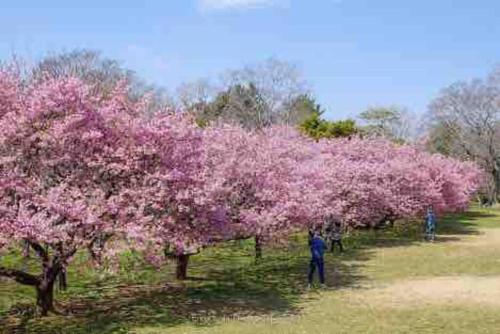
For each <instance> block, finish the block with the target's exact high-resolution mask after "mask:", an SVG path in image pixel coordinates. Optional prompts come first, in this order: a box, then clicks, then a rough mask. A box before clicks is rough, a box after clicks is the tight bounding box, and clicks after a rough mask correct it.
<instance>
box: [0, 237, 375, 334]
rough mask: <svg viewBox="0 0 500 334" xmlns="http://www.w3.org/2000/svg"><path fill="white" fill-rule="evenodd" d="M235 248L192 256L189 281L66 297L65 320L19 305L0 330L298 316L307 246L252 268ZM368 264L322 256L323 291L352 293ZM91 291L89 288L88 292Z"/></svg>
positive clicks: (85, 329)
mask: <svg viewBox="0 0 500 334" xmlns="http://www.w3.org/2000/svg"><path fill="white" fill-rule="evenodd" d="M301 242H302V240H301ZM238 247H239V246H238V245H233V246H229V247H227V246H222V247H217V249H215V250H212V251H210V250H207V254H203V253H202V254H201V255H199V256H196V257H195V259H193V263H192V266H191V268H190V272H191V275H192V277H193V278H195V279H194V280H188V281H186V282H178V283H173V284H169V285H165V284H158V285H156V286H152V285H150V286H146V285H143V286H141V285H128V286H127V285H123V286H120V287H118V288H115V289H104V290H102V291H99V292H98V293H96V294H95V295H94V297H93V298H89V297H79V296H70V297H71V299H67V300H65V301H63V302H61V303H60V304H59V306H60V307H61V308H62V309H65V310H66V311H67V312H68V315H67V316H50V317H47V318H35V317H34V314H33V312H26V308H25V309H24V311H23V312H24V314H23V313H21V312H20V311H19V310H20V309H23V306H21V305H20V306H19V307H18V308H17V309H15V308H12V309H11V311H10V312H9V313H8V314H6V319H4V321H0V329H1V328H2V326H3V328H5V333H51V334H52V333H102V334H107V333H129V332H131V331H132V329H133V328H134V327H143V326H152V327H154V326H161V327H162V328H166V327H175V326H178V325H181V324H183V323H189V324H192V325H195V326H211V325H214V324H215V323H217V322H220V321H226V320H228V319H242V318H247V317H278V316H288V315H293V314H297V313H298V312H300V307H301V306H300V303H301V302H302V301H303V300H304V292H305V286H306V283H307V282H306V277H307V269H308V265H309V258H308V253H307V252H308V250H307V246H304V245H302V246H301V249H300V250H299V251H298V252H296V253H293V254H290V253H288V252H286V251H284V250H283V249H279V250H273V249H266V251H265V255H264V258H263V259H262V260H261V261H259V262H257V263H255V260H254V258H253V254H252V253H251V252H247V251H248V249H247V250H245V251H244V252H242V251H241V249H236V251H238V252H239V253H236V254H234V253H233V252H232V250H235V248H238ZM245 252H247V253H246V254H243V253H245ZM221 253H222V254H221ZM367 259H368V257H365V256H364V254H363V252H358V253H357V254H353V255H351V256H349V260H350V261H354V262H356V263H350V264H346V263H343V261H339V260H338V259H334V258H333V257H328V258H327V259H326V268H327V269H326V271H327V284H328V285H330V286H331V287H335V288H345V287H356V285H357V284H358V282H360V281H361V280H363V279H364V278H363V277H362V276H361V275H360V274H359V267H360V266H361V264H360V263H358V262H362V261H365V260H367ZM333 268H335V270H333ZM168 280H169V279H167V278H166V277H165V281H168ZM94 288H95V287H93V286H88V290H92V289H94ZM101 288H102V286H101ZM25 307H26V305H25ZM0 332H1V330H0Z"/></svg>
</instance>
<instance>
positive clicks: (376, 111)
mask: <svg viewBox="0 0 500 334" xmlns="http://www.w3.org/2000/svg"><path fill="white" fill-rule="evenodd" d="M358 118H359V119H360V120H361V124H363V125H364V126H363V127H362V130H363V132H364V133H365V134H367V135H369V136H376V137H384V138H388V139H390V140H394V141H397V142H409V141H411V140H412V139H413V138H414V135H415V132H416V130H417V126H418V118H417V117H416V115H414V114H412V113H410V112H409V111H408V110H407V109H405V108H403V107H399V106H387V107H383V106H381V107H370V108H368V109H367V110H365V111H363V112H362V113H361V114H359V115H358Z"/></svg>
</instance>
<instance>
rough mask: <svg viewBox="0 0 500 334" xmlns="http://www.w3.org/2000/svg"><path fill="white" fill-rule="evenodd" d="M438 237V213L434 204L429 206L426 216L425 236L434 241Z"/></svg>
mask: <svg viewBox="0 0 500 334" xmlns="http://www.w3.org/2000/svg"><path fill="white" fill-rule="evenodd" d="M435 237H436V215H435V214H434V209H433V207H432V205H430V206H429V207H428V208H427V215H426V217H425V238H426V240H427V241H434V239H435Z"/></svg>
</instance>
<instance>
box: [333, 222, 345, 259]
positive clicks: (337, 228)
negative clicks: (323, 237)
mask: <svg viewBox="0 0 500 334" xmlns="http://www.w3.org/2000/svg"><path fill="white" fill-rule="evenodd" d="M331 239H332V246H331V250H330V251H331V252H332V253H333V252H334V251H335V245H338V246H339V250H340V253H343V252H344V247H343V245H342V224H341V223H340V221H336V222H335V224H334V225H333V227H332V232H331Z"/></svg>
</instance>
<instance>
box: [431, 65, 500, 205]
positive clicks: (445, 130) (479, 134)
mask: <svg viewBox="0 0 500 334" xmlns="http://www.w3.org/2000/svg"><path fill="white" fill-rule="evenodd" d="M429 113H430V116H431V119H432V124H433V126H432V128H431V139H434V140H435V139H436V138H440V139H442V138H443V136H445V137H446V145H447V147H446V148H447V150H448V151H449V152H448V153H449V154H450V155H454V156H458V157H466V158H469V159H472V160H474V161H476V162H478V163H479V164H480V165H481V166H482V167H483V168H484V170H485V171H486V172H487V173H488V174H489V177H490V180H489V187H488V188H489V194H488V196H489V197H490V200H492V201H493V200H494V201H496V200H498V197H499V196H500V68H499V69H497V70H495V71H493V73H492V74H491V75H490V76H488V77H487V78H486V79H476V80H472V81H469V82H458V83H455V84H453V85H451V86H450V87H448V88H445V89H444V90H443V91H442V92H441V94H440V96H439V97H438V98H437V99H435V100H434V101H433V102H432V103H431V105H430V107H429ZM437 130H439V132H438V131H437ZM432 135H434V138H433V137H432ZM441 143H442V141H441Z"/></svg>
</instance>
